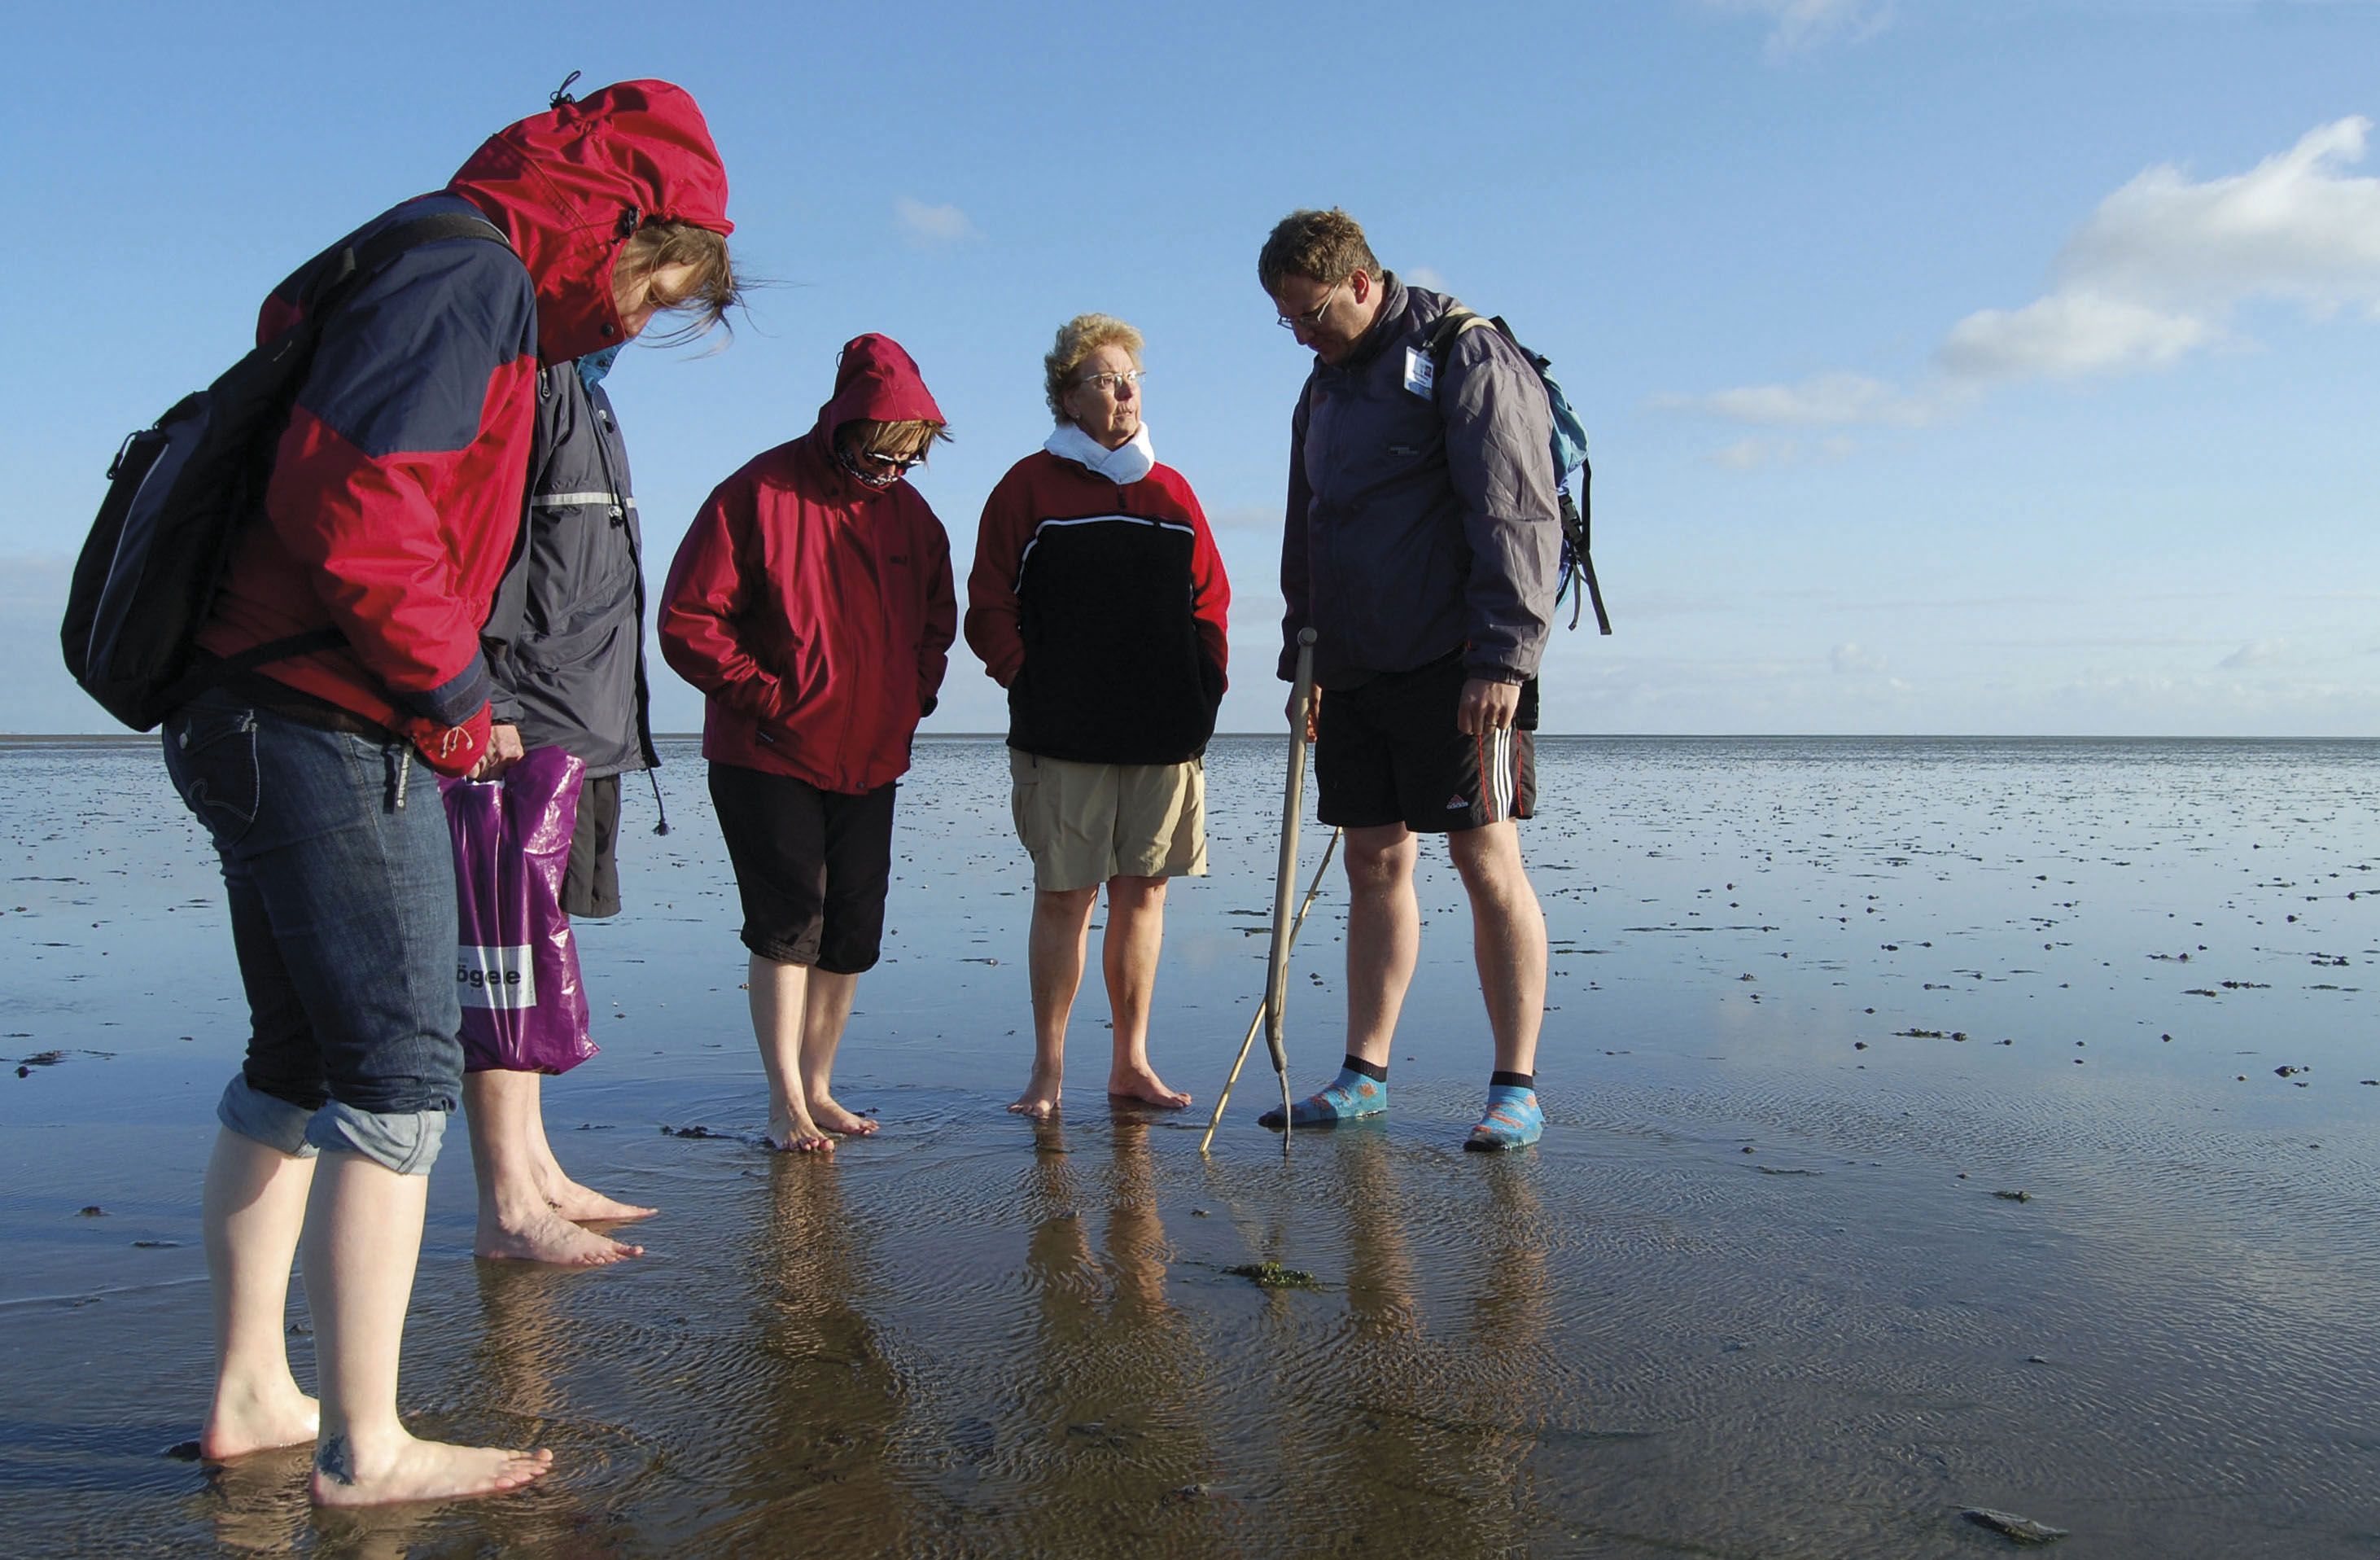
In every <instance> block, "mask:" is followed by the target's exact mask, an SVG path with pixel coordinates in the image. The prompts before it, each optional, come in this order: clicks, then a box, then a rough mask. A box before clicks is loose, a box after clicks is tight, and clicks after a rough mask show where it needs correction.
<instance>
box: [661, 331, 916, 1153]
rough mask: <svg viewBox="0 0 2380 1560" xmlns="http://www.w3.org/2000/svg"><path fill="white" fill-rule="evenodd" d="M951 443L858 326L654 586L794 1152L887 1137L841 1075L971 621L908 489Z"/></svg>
mask: <svg viewBox="0 0 2380 1560" xmlns="http://www.w3.org/2000/svg"><path fill="white" fill-rule="evenodd" d="M949 436H950V435H949V433H948V432H947V431H946V429H945V427H944V424H943V418H942V413H941V408H939V407H937V406H936V405H935V404H934V398H933V396H931V395H929V393H928V392H927V389H926V382H925V380H924V379H923V378H922V377H920V376H919V374H918V372H917V364H916V363H915V362H913V361H912V360H910V357H909V354H908V353H906V352H905V351H903V350H902V349H901V347H900V346H899V344H898V343H896V342H894V341H893V340H892V338H891V337H890V336H883V335H863V336H859V337H856V339H854V340H853V341H851V342H850V343H848V344H847V345H846V346H845V347H844V349H843V357H842V361H841V365H840V367H839V369H838V371H837V372H836V374H835V382H834V395H833V396H832V399H830V400H829V401H828V402H827V403H826V405H825V406H823V407H821V408H819V418H818V423H817V426H815V427H813V428H812V429H811V430H810V431H809V433H807V434H805V435H804V436H803V437H801V438H799V439H795V440H794V441H793V442H792V443H790V444H783V445H778V446H777V447H776V448H774V449H772V450H770V451H768V452H767V453H765V454H763V455H760V456H758V457H755V458H754V459H753V460H752V461H751V463H750V464H748V465H747V466H746V467H745V468H744V469H742V470H740V471H738V472H736V473H735V475H734V476H732V477H730V478H728V479H727V480H726V481H723V482H722V483H720V484H719V487H718V489H717V490H716V491H715V492H713V493H712V494H711V495H710V501H709V502H707V503H706V504H704V505H703V506H702V511H701V513H700V514H698V515H697V516H696V517H695V520H694V524H693V526H692V528H691V529H689V530H687V531H686V540H685V541H684V542H682V543H680V544H679V547H678V550H677V557H676V560H675V561H674V563H672V564H671V566H670V574H669V583H668V585H667V586H665V587H664V588H663V590H662V607H661V615H660V630H661V641H662V655H663V657H665V658H666V659H667V660H668V662H669V664H670V665H671V666H672V667H674V668H675V670H676V671H677V674H678V675H679V676H682V677H684V678H686V681H688V682H690V683H692V684H693V685H694V686H695V687H697V688H698V689H702V691H703V692H704V693H705V694H707V695H708V696H709V702H708V708H707V709H706V710H705V712H704V714H703V722H702V753H703V757H705V758H707V759H709V760H710V796H711V800H712V802H713V804H714V806H715V807H716V809H717V811H718V814H719V832H720V833H721V835H723V836H724V837H725V839H726V842H727V854H728V859H730V860H731V861H732V862H733V863H734V864H735V887H736V892H737V894H738V896H740V897H741V898H742V900H743V906H744V932H743V937H744V945H745V946H746V947H747V948H748V949H750V950H751V984H750V988H749V989H750V992H751V1003H752V1030H753V1035H754V1037H755V1038H756V1039H757V1040H758V1041H759V1046H760V1061H761V1065H762V1066H763V1067H764V1068H765V1069H766V1070H767V1072H768V1075H769V1140H770V1142H771V1143H772V1144H773V1145H775V1146H776V1147H778V1148H780V1149H792V1150H798V1151H801V1152H813V1151H819V1150H828V1149H832V1148H833V1147H834V1139H833V1138H832V1137H830V1136H828V1134H829V1133H840V1134H844V1135H860V1134H866V1133H868V1132H873V1131H874V1130H876V1123H875V1122H873V1121H871V1120H869V1119H868V1117H866V1116H863V1115H855V1114H854V1113H853V1112H851V1111H848V1110H845V1109H844V1107H843V1106H842V1105H840V1104H838V1103H836V1102H835V1099H834V1096H833V1094H832V1092H831V1091H830V1085H831V1083H832V1073H833V1069H834V1054H835V1049H836V1047H837V1046H838V1045H840V1044H841V1043H842V1040H843V1030H844V1023H845V1022H846V1021H847V1020H848V1019H849V1018H850V1017H851V1002H852V997H853V995H854V993H856V990H857V988H858V983H859V976H860V973H861V972H862V971H864V970H866V969H869V968H871V967H872V966H873V965H874V964H875V963H876V959H877V956H878V953H879V951H880V944H881V942H882V939H883V932H884V896H885V891H886V888H887V886H888V884H889V882H890V879H891V875H892V792H893V783H894V782H895V781H896V780H898V779H899V778H900V777H901V775H902V774H905V773H906V772H907V770H908V768H909V740H910V738H911V737H913V736H914V735H916V733H917V723H918V722H919V721H921V720H923V719H924V718H925V717H926V716H927V714H929V713H931V711H932V710H933V707H934V700H935V695H936V692H937V690H939V689H941V686H942V672H943V669H944V667H945V666H946V664H948V652H949V650H950V646H951V640H952V639H953V637H954V636H955V634H956V632H957V628H958V614H957V606H956V602H955V600H954V598H953V589H952V581H951V543H950V538H949V537H948V536H947V535H946V534H944V532H943V530H942V524H941V521H940V520H938V519H936V518H934V512H933V510H932V509H930V508H929V507H928V506H927V504H926V501H925V499H924V498H923V497H921V496H919V494H917V490H916V489H915V488H912V487H911V486H910V485H909V484H908V483H907V482H905V481H903V480H902V478H903V476H904V474H905V473H906V472H907V471H908V470H909V469H911V468H913V467H915V466H917V464H918V463H919V462H920V461H922V460H924V459H925V457H926V452H927V449H928V447H929V445H932V444H933V442H934V441H935V440H936V439H938V438H948V437H949Z"/></svg>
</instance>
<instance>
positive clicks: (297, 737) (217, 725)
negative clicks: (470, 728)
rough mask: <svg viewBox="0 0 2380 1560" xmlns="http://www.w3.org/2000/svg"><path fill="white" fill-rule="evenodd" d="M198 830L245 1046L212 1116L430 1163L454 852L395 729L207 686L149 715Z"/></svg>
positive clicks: (442, 1056)
mask: <svg viewBox="0 0 2380 1560" xmlns="http://www.w3.org/2000/svg"><path fill="white" fill-rule="evenodd" d="M164 745H165V768H166V771H167V773H168V774H171V775H172V776H173V780H174V786H175V789H176V790H177V791H179V792H180V793H181V796H182V800H183V802H184V804H185V805H187V806H188V808H189V810H190V811H191V812H192V813H194V814H195V815H196V816H197V817H198V819H199V822H200V823H203V824H205V825H206V828H207V832H208V833H209V834H211V835H213V837H214V846H215V853H216V854H217V855H218V856H219V857H221V858H222V860H223V874H224V886H225V890H226V891H227V893H228V894H229V896H230V900H231V935H232V946H233V948H234V950H235V951H236V952H237V955H238V957H239V974H240V981H241V983H242V984H243V985H244V986H245V987H246V988H247V992H248V1007H249V1025H250V1030H249V1042H248V1060H247V1062H246V1064H245V1065H244V1066H242V1067H241V1069H240V1075H239V1076H238V1077H237V1078H236V1079H233V1080H232V1082H231V1086H230V1087H229V1088H227V1089H225V1091H224V1096H223V1100H222V1103H219V1104H218V1105H217V1106H216V1108H215V1115H216V1116H217V1117H218V1119H220V1120H221V1121H222V1122H223V1124H224V1125H225V1127H229V1128H230V1129H231V1130H232V1131H235V1132H237V1133H239V1134H240V1135H241V1136H243V1137H247V1138H252V1139H254V1140H257V1141H258V1142H261V1143H263V1144H265V1145H267V1146H268V1147H271V1148H274V1149H277V1150H279V1151H280V1152H283V1153H288V1154H310V1153H313V1152H316V1151H317V1150H320V1149H331V1150H334V1151H340V1152H350V1153H359V1154H362V1155H364V1156H365V1157H367V1158H369V1159H371V1160H373V1161H374V1162H376V1163H378V1164H383V1165H386V1166H387V1167H388V1168H389V1169H391V1170H395V1171H396V1172H398V1173H399V1174H403V1175H427V1174H429V1171H430V1166H431V1162H432V1161H434V1160H435V1159H436V1158H437V1157H438V1147H439V1143H440V1141H441V1140H442V1139H443V1137H444V1135H445V1131H446V1119H447V1116H448V1115H450V1114H451V1113H452V1112H453V1111H454V1109H455V1104H456V1103H457V1099H458V1096H459V1094H460V1092H461V1089H462V1080H463V1047H462V1042H461V1041H460V1040H459V1039H458V1038H457V1031H458V1030H460V1029H461V1027H462V1009H461V1007H460V1005H458V1003H457V1000H456V995H455V859H454V851H453V847H452V846H451V845H450V844H449V843H448V836H447V833H446V814H445V810H444V809H443V807H442V806H440V804H439V799H438V784H437V778H436V776H434V775H432V774H429V773H428V772H427V770H426V769H425V768H424V767H423V766H421V765H419V764H418V763H417V764H414V765H412V766H411V767H410V770H409V771H408V769H407V765H406V762H405V756H406V753H407V748H406V747H405V745H404V744H402V743H396V742H390V743H381V742H376V741H372V740H370V739H368V738H366V737H357V736H352V735H350V734H348V733H346V732H338V731H325V730H322V729H319V728H317V727H314V726H310V725H304V724H302V723H300V722H297V721H294V720H290V719H288V718H287V717H285V716H283V715H278V714H275V713H273V712H271V711H269V710H259V709H256V708H254V707H253V706H252V705H250V704H249V703H248V702H247V701H244V700H242V699H240V698H238V697H237V695H235V694H232V693H228V692H225V691H224V690H222V689H211V690H209V691H208V692H205V693H202V694H200V696H199V697H198V698H196V699H194V700H192V701H190V702H189V703H188V704H186V705H184V706H183V707H182V708H181V709H179V710H176V712H175V713H173V714H172V715H171V716H170V717H169V718H168V719H167V720H166V722H165V725H164Z"/></svg>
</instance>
